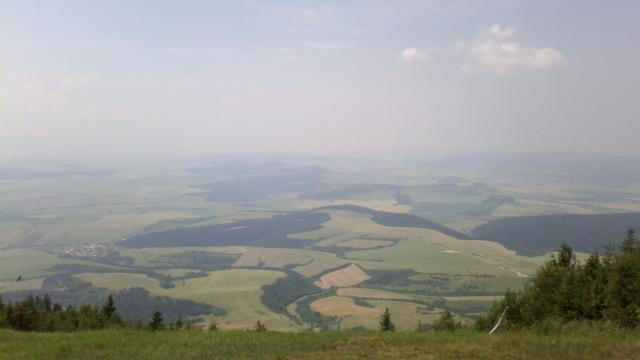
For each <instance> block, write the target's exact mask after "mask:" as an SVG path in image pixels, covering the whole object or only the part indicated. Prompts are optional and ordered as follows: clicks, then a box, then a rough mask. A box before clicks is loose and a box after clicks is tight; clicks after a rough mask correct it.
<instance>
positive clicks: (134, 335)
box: [0, 330, 640, 360]
mask: <svg viewBox="0 0 640 360" xmlns="http://www.w3.org/2000/svg"><path fill="white" fill-rule="evenodd" d="M639 335H640V334H639V333H638V332H630V331H621V330H609V331H605V330H598V331H595V332H591V331H580V332H578V333H576V332H566V333H563V334H552V335H536V334H533V333H531V332H515V333H509V334H498V335H494V336H490V335H488V334H478V333H473V332H470V331H458V332H454V333H415V332H400V333H385V334H382V333H377V332H375V333H363V334H354V333H347V332H332V333H296V334H289V333H275V332H266V333H255V332H240V331H219V332H200V331H161V332H148V331H132V330H127V331H116V330H105V331H93V332H92V331H88V332H78V333H18V332H14V331H8V330H2V331H0V354H2V358H3V359H46V360H48V359H94V360H99V359H491V360H495V359H563V360H574V359H635V358H637V355H638V352H639V351H640V341H639V340H638V338H639Z"/></svg>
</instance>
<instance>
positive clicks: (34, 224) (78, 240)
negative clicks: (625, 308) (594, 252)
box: [0, 158, 640, 331]
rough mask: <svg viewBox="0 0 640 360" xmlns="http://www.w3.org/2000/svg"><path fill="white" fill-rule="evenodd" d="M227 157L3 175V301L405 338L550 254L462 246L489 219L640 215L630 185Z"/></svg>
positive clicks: (466, 312) (469, 308) (519, 280)
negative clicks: (393, 330)
mask: <svg viewBox="0 0 640 360" xmlns="http://www.w3.org/2000/svg"><path fill="white" fill-rule="evenodd" d="M234 161H235V160H233V161H232V160H229V161H227V160H225V161H221V162H217V160H216V161H213V160H203V159H197V158H190V159H185V160H184V162H178V163H170V164H167V163H163V164H156V165H153V166H150V165H148V164H141V165H136V166H133V165H131V164H127V165H126V166H124V165H110V166H113V169H111V170H109V171H98V172H97V173H96V174H93V173H91V172H89V174H90V175H87V174H85V173H84V172H82V171H80V172H74V171H70V170H68V168H65V170H64V171H62V172H56V173H53V175H46V174H47V173H46V172H45V173H43V174H45V175H38V176H36V177H34V178H31V177H29V174H30V173H29V172H28V171H26V172H19V173H18V175H19V176H18V177H16V178H7V179H0V192H2V194H3V195H5V194H6V196H3V197H0V293H3V294H5V295H6V296H9V297H11V298H12V299H16V298H19V297H20V296H27V295H28V294H29V293H35V294H39V295H42V294H44V293H46V292H52V291H55V293H54V294H55V295H56V297H57V298H59V299H63V300H66V301H69V302H70V303H72V304H73V303H76V302H88V303H95V302H99V301H101V299H102V298H100V297H104V296H106V294H109V293H111V294H117V293H118V292H119V291H122V290H123V289H130V290H133V291H134V293H135V289H138V288H140V289H144V290H146V291H148V294H149V295H148V296H150V297H152V298H156V297H158V298H162V299H164V300H158V301H156V302H153V301H152V302H149V304H156V305H157V306H162V307H163V309H172V306H176V305H175V304H177V303H176V302H175V301H178V300H180V301H183V300H189V301H193V302H194V303H193V304H191V303H189V304H188V305H184V304H185V303H180V304H183V305H184V306H187V307H188V308H189V309H191V310H193V311H200V310H201V309H207V306H215V307H218V308H221V309H224V311H226V314H225V315H220V314H221V313H220V312H219V313H216V314H217V315H213V313H204V314H203V313H197V312H195V313H196V314H199V315H193V317H191V318H189V319H188V320H190V321H191V320H193V321H195V322H196V324H198V326H200V327H202V328H205V327H206V326H207V324H209V323H212V322H216V323H217V324H218V325H219V326H220V328H223V329H248V328H251V327H252V326H253V325H254V323H255V322H256V321H258V320H260V321H261V322H263V323H265V324H266V325H267V327H268V328H269V329H276V330H282V331H306V330H321V329H325V330H326V329H333V330H335V329H338V328H341V329H343V330H346V329H361V328H367V329H374V328H375V326H376V322H377V318H378V316H379V315H380V313H381V312H382V311H384V308H385V307H389V309H390V310H392V311H393V312H394V313H395V316H396V318H397V320H398V322H399V324H398V326H399V327H400V328H402V329H413V328H415V327H416V326H417V324H416V323H417V322H418V321H419V322H423V323H424V324H429V323H431V322H432V321H433V319H434V318H435V317H436V316H437V314H440V313H441V312H442V311H444V310H445V309H446V310H450V311H452V312H453V313H454V314H455V315H456V316H457V317H458V318H459V319H460V320H462V321H470V320H471V319H473V317H474V316H476V315H478V314H481V313H482V312H483V311H486V309H488V308H489V307H490V306H491V304H492V303H493V300H494V299H495V298H496V297H497V296H500V295H502V294H503V293H504V292H505V291H506V290H507V289H520V288H522V287H523V286H525V284H526V283H527V282H528V281H529V276H530V275H531V274H533V273H534V272H535V271H536V269H537V268H538V267H539V266H540V265H541V264H542V263H544V262H545V261H547V260H548V259H549V256H550V255H551V254H552V251H553V250H555V246H556V245H555V243H552V244H550V245H545V246H546V248H544V249H537V248H536V249H533V250H538V251H537V252H536V251H532V254H533V255H535V256H524V255H523V254H522V253H521V251H518V249H514V248H512V247H511V246H509V244H518V243H517V242H513V241H511V240H512V237H511V236H510V235H508V234H507V235H508V236H506V237H505V236H504V234H497V235H495V234H493V233H491V235H492V236H493V235H495V236H496V238H498V239H501V240H500V241H501V243H498V242H494V241H489V240H487V239H483V238H481V237H479V236H473V234H475V233H476V232H478V231H480V230H482V229H484V228H485V227H487V226H489V225H491V224H494V223H495V221H499V220H500V219H503V218H504V217H506V216H523V215H540V214H576V215H580V214H602V213H606V214H613V216H618V215H616V214H622V213H624V212H629V211H633V210H634V209H640V186H638V185H634V184H633V183H628V184H621V185H619V186H618V185H616V186H615V187H614V188H612V189H608V188H607V189H604V188H603V187H602V186H600V185H598V183H592V182H584V183H581V185H580V186H579V187H576V186H577V185H576V180H575V179H574V180H571V181H570V180H568V179H562V178H558V176H560V177H561V175H558V176H556V177H551V178H549V177H548V176H547V173H546V172H544V171H540V172H535V171H533V172H531V171H528V172H526V173H525V174H524V175H523V173H511V174H509V176H506V175H505V176H500V177H493V176H492V174H493V172H492V171H493V170H491V171H490V170H478V169H483V168H482V167H481V166H480V167H479V168H475V170H474V172H473V173H470V172H469V171H467V170H466V169H465V168H451V167H433V166H432V165H426V164H423V165H415V164H414V165H415V166H413V165H411V166H408V165H407V164H405V163H388V162H384V161H382V162H380V163H379V164H374V163H372V164H368V165H366V166H362V167H358V168H357V169H356V168H351V167H343V166H342V164H340V162H337V163H336V164H335V167H333V168H332V166H334V164H333V163H332V162H331V161H329V160H327V161H326V162H323V164H324V165H323V166H325V165H326V166H327V168H325V167H322V166H316V165H311V166H309V165H308V164H304V162H303V161H298V160H296V161H294V162H286V161H283V162H261V161H257V160H243V161H240V162H239V163H238V164H235V163H234ZM232 164H233V165H232ZM19 165H20V166H22V165H21V164H19ZM236 165H237V166H236ZM25 166H26V165H25ZM105 166H106V165H105ZM54 167H55V166H54ZM69 171H70V172H71V174H72V175H64V174H66V172H69ZM475 171H478V172H477V173H476V172H475ZM25 174H26V175H25ZM1 175H2V174H0V177H1ZM498 230H500V229H498ZM614 230H615V231H617V230H616V229H614ZM615 231H613V232H610V233H611V234H614V233H616V232H615ZM607 234H609V233H608V232H607ZM560 235H562V234H560ZM503 239H506V240H503ZM525 240H526V239H525ZM527 243H531V241H527ZM503 244H505V245H503ZM538 245H539V244H537V242H536V244H534V247H535V246H538ZM558 246H559V244H558ZM578 259H580V260H582V259H584V255H583V254H578ZM18 276H22V281H21V282H20V283H16V282H15V280H16V279H17V277H18ZM135 294H138V295H139V296H140V299H142V298H144V299H146V298H145V297H144V296H146V295H141V294H139V293H135ZM0 296H3V295H1V294H0ZM122 296H125V295H122ZM141 301H142V300H141ZM144 301H151V300H144ZM145 304H146V303H145ZM345 309H346V310H345ZM191 310H190V311H191ZM169 311H170V310H169ZM190 314H191V313H190ZM434 314H436V315H434ZM185 316H191V315H185Z"/></svg>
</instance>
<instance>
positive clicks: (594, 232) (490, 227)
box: [471, 213, 640, 256]
mask: <svg viewBox="0 0 640 360" xmlns="http://www.w3.org/2000/svg"><path fill="white" fill-rule="evenodd" d="M629 228H635V229H640V213H625V214H598V215H541V216H521V217H505V218H501V219H496V220H492V221H489V222H488V223H486V224H484V225H481V226H479V227H477V228H475V229H474V230H473V231H472V232H471V234H472V236H473V238H476V239H484V240H492V241H496V242H499V243H501V244H503V245H504V246H506V247H508V248H510V249H513V250H516V251H517V252H518V253H520V254H522V255H530V256H533V255H543V254H545V253H547V252H549V251H554V250H557V249H558V247H559V246H560V245H561V244H562V243H567V244H569V245H570V246H571V247H572V248H573V249H575V250H576V251H580V252H595V251H599V252H602V251H603V250H604V247H605V246H607V245H608V244H609V243H611V242H614V243H615V242H617V241H618V240H619V239H621V238H623V237H624V235H625V233H626V232H627V230H628V229H629Z"/></svg>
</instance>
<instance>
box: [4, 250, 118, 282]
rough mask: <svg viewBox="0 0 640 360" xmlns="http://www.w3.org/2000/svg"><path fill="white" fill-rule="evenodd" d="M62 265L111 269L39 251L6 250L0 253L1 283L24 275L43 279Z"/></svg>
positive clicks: (27, 277) (28, 277)
mask: <svg viewBox="0 0 640 360" xmlns="http://www.w3.org/2000/svg"><path fill="white" fill-rule="evenodd" d="M60 264H81V265H88V266H93V267H95V266H99V267H109V266H106V265H102V264H99V263H95V262H92V261H87V260H80V259H71V258H61V257H59V256H58V255H55V254H49V253H45V252H42V251H38V250H27V249H16V250H4V251H0V281H1V280H4V281H13V280H15V279H16V278H17V277H18V275H22V277H23V278H24V279H30V278H36V277H42V276H45V275H47V274H50V273H51V272H49V271H48V269H50V268H52V267H53V266H55V265H60ZM113 269H114V270H115V269H117V268H116V267H113Z"/></svg>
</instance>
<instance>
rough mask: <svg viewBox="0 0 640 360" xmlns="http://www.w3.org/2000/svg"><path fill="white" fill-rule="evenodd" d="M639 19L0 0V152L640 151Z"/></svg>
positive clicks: (450, 8) (529, 12)
mask: <svg viewBox="0 0 640 360" xmlns="http://www.w3.org/2000/svg"><path fill="white" fill-rule="evenodd" d="M639 12H640V1H635V0H630V1H623V0H619V1H618V0H617V1H604V0H602V1H588V0H576V1H559V0H531V1H519V0H510V1H507V0H487V1H482V0H476V1H462V0H460V1H455V0H450V1H445V0H407V1H402V0H389V1H383V0H378V1H348V0H341V1H266V0H255V1H241V0H233V1H231V0H230V1H150V0H149V1H133V0H124V1H97V0H96V1H84V0H82V1H81V0H78V1H29V0H14V1H11V0H0V51H1V62H0V67H1V70H0V76H1V77H0V102H1V103H0V106H1V109H0V154H1V156H6V157H15V156H47V157H51V156H55V157H91V156H117V157H122V156H133V155H144V156H148V155H161V156H164V155H186V154H214V153H298V154H330V155H359V156H361V155H371V156H411V157H420V156H430V155H433V154H445V153H464V152H473V151H518V152H523V151H575V152H583V151H589V152H615V153H631V154H640V90H639V86H640V70H639V68H638V67H639V66H640V46H639V44H640V25H639V23H638V21H637V20H638V16H639Z"/></svg>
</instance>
